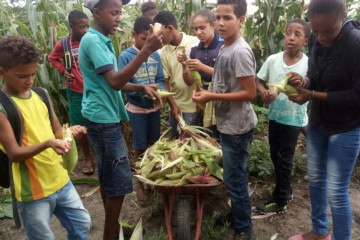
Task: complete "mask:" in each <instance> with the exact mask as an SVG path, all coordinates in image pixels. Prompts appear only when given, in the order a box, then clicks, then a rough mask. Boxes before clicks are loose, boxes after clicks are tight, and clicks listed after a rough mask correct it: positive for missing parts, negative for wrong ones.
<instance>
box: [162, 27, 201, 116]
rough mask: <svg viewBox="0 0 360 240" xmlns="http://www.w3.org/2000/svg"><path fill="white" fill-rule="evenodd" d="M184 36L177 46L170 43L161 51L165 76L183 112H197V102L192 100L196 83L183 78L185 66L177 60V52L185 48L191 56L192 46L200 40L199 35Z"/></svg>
mask: <svg viewBox="0 0 360 240" xmlns="http://www.w3.org/2000/svg"><path fill="white" fill-rule="evenodd" d="M182 35H183V38H182V40H181V43H180V44H179V46H177V47H175V46H172V45H170V44H167V45H165V46H164V47H163V48H162V49H161V52H160V56H161V62H162V64H163V68H164V76H165V78H169V87H170V91H171V92H174V93H175V95H173V96H172V98H173V99H174V101H175V103H176V105H178V106H179V108H180V110H181V112H185V113H193V112H196V104H195V103H194V102H193V101H192V98H191V97H192V92H193V91H194V90H195V84H193V85H192V86H188V85H186V83H185V82H184V79H183V73H182V71H183V68H182V65H181V63H179V61H178V60H177V54H178V53H181V52H182V51H183V50H184V49H185V53H186V54H187V55H188V56H189V53H190V50H191V47H193V46H195V45H196V44H197V43H198V42H199V40H198V39H197V37H194V36H188V35H186V34H185V33H182Z"/></svg>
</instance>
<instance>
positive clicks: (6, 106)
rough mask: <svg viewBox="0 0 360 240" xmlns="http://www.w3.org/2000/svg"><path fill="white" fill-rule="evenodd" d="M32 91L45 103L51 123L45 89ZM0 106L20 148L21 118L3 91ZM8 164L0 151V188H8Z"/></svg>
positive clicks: (9, 174)
mask: <svg viewBox="0 0 360 240" xmlns="http://www.w3.org/2000/svg"><path fill="white" fill-rule="evenodd" d="M32 90H33V91H34V92H35V93H36V94H37V95H39V97H40V98H41V100H42V101H43V102H44V103H45V105H46V107H47V109H48V111H49V118H50V122H51V123H52V121H53V115H52V108H51V104H50V99H49V97H48V95H47V93H46V91H45V89H43V88H40V87H33V88H32ZM0 106H1V107H2V109H3V110H4V112H5V115H6V117H7V118H8V120H9V122H10V124H11V127H12V129H13V131H14V135H15V138H16V141H17V143H18V144H19V146H21V143H22V137H23V126H22V116H21V113H20V111H19V109H18V108H17V106H16V104H15V102H14V101H13V100H12V99H11V97H10V96H9V95H8V94H7V93H5V91H4V90H0ZM9 163H10V161H9V158H8V156H7V155H6V153H4V152H3V151H1V150H0V186H1V187H4V188H8V187H9V186H10V176H11V163H10V164H9Z"/></svg>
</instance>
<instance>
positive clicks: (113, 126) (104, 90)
mask: <svg viewBox="0 0 360 240" xmlns="http://www.w3.org/2000/svg"><path fill="white" fill-rule="evenodd" d="M128 2H129V0H123V1H121V0H86V1H84V5H85V7H87V8H89V9H90V11H91V12H92V14H93V18H94V22H93V26H92V27H91V28H89V31H88V32H87V33H86V34H85V35H84V37H83V38H82V39H81V43H80V50H79V64H80V69H81V72H82V74H83V77H84V96H83V101H82V115H83V117H84V125H85V126H86V127H87V133H88V137H89V140H90V143H91V145H92V147H93V148H94V150H95V152H96V154H97V158H98V173H99V181H100V192H101V198H102V201H103V204H104V208H105V226H104V236H103V239H104V240H108V239H115V237H117V235H118V234H119V222H118V218H119V215H120V210H121V206H122V203H123V200H124V195H125V194H128V193H131V192H132V191H133V189H132V180H131V177H132V176H131V171H130V165H129V161H128V157H127V156H126V147H125V143H124V139H123V137H122V133H121V121H122V120H128V116H127V113H126V109H125V107H124V103H123V101H122V96H121V91H119V90H123V91H142V92H144V93H145V94H147V95H149V97H150V98H152V99H153V100H156V99H159V101H160V102H161V99H160V98H159V96H158V94H157V93H156V89H155V88H152V87H149V86H147V85H141V84H126V83H127V82H128V81H129V80H130V79H131V78H132V77H133V76H134V75H135V74H136V72H137V70H138V69H139V67H140V66H141V65H142V63H143V62H144V61H146V59H147V58H148V57H149V56H150V55H151V53H152V52H154V51H156V50H158V49H159V48H160V47H161V44H162V41H161V30H160V31H159V32H158V33H155V34H153V33H152V31H150V35H149V36H148V37H147V39H146V41H145V44H144V47H143V48H142V49H141V50H140V52H139V53H138V54H137V55H136V57H135V58H134V59H133V60H132V61H131V62H130V63H129V64H127V65H126V66H125V67H124V68H122V69H121V70H120V71H117V61H116V56H115V52H114V47H113V45H112V43H111V41H110V39H109V38H108V37H107V36H108V35H109V34H115V33H116V31H117V28H118V26H119V23H120V21H121V12H122V5H123V4H127V3H128Z"/></svg>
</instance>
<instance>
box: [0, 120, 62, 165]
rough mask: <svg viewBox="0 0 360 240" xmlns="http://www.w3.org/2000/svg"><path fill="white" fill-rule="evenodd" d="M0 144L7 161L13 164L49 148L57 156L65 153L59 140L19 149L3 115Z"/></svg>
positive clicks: (0, 122)
mask: <svg viewBox="0 0 360 240" xmlns="http://www.w3.org/2000/svg"><path fill="white" fill-rule="evenodd" d="M0 142H1V143H2V144H3V146H4V148H5V151H6V154H7V155H8V157H9V159H10V160H11V161H13V162H22V161H25V160H27V159H29V158H31V157H33V156H35V155H37V154H39V153H40V152H42V151H44V150H45V149H47V148H49V147H51V148H53V149H54V150H55V152H56V153H57V154H61V155H62V154H65V153H66V152H67V148H66V147H65V145H64V143H63V142H62V141H61V140H59V139H49V140H47V141H45V142H42V143H39V144H35V145H32V146H25V147H20V146H19V145H18V144H17V141H16V138H15V135H14V132H13V130H12V127H11V125H10V122H9V120H8V119H7V117H6V116H5V115H4V114H3V113H0Z"/></svg>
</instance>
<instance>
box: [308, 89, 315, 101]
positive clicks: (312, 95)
mask: <svg viewBox="0 0 360 240" xmlns="http://www.w3.org/2000/svg"><path fill="white" fill-rule="evenodd" d="M314 93H315V91H314V90H310V94H309V101H311V100H313V99H314Z"/></svg>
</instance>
